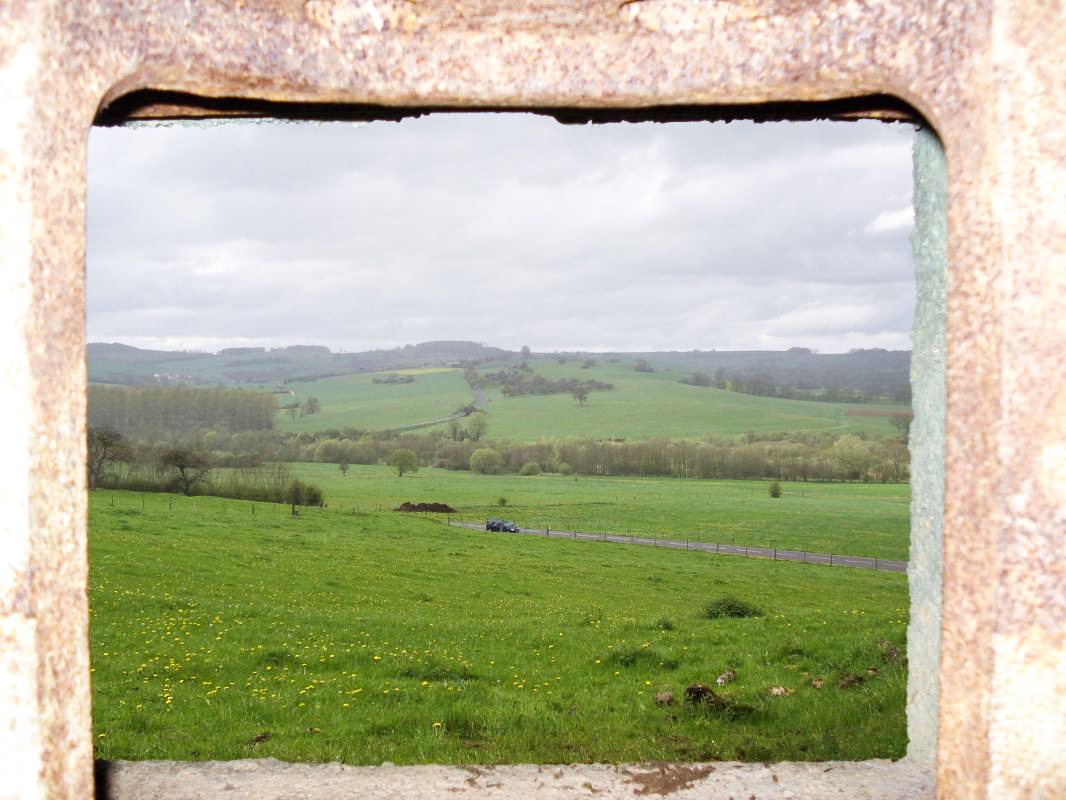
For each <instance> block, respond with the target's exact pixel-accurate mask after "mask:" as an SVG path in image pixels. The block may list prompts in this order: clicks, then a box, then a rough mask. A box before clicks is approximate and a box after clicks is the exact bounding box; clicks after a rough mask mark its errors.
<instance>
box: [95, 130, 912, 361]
mask: <svg viewBox="0 0 1066 800" xmlns="http://www.w3.org/2000/svg"><path fill="white" fill-rule="evenodd" d="M912 138H913V130H912V128H911V127H910V126H906V125H886V124H883V123H878V122H852V123H794V124H790V123H775V124H762V125H756V124H753V123H743V122H734V123H730V124H724V123H706V122H693V123H671V124H668V125H662V124H652V123H644V124H639V125H634V124H617V125H599V126H564V125H560V124H558V123H557V122H555V121H554V120H551V119H547V118H540V117H534V116H531V115H502V114H492V115H468V114H464V115H434V116H430V117H425V118H422V119H417V120H406V121H404V122H402V123H399V124H397V123H390V122H379V123H373V124H370V125H362V126H357V125H352V124H345V123H336V124H328V125H309V124H300V125H285V124H227V125H220V126H214V127H207V128H204V127H184V126H173V127H141V128H134V129H94V130H93V132H92V134H91V137H90V146H89V187H90V188H89V236H88V286H89V302H88V307H89V310H88V334H89V341H95V342H101V341H102V342H124V343H127V344H132V345H136V346H139V347H152V348H162V349H196V350H208V351H215V350H218V349H219V348H222V347H231V346H245V345H265V346H268V347H274V346H282V345H289V344H322V345H327V346H329V347H330V348H332V349H333V350H341V349H344V350H349V351H352V350H364V349H372V348H387V347H395V346H399V345H404V344H415V343H418V342H423V341H431V340H434V339H467V340H472V341H479V342H484V343H485V344H490V345H496V346H500V347H507V348H511V349H518V348H519V347H521V346H523V345H528V346H530V347H532V348H533V349H534V350H542V351H551V350H567V349H570V350H574V349H584V350H630V351H633V350H691V349H693V348H699V349H701V350H710V349H719V350H722V349H787V348H788V347H792V346H804V347H812V348H816V349H819V350H821V351H822V352H843V351H846V350H849V349H851V348H856V347H885V348H890V349H909V348H910V327H911V316H912V313H913V306H914V274H913V273H914V269H913V262H912V257H911V253H910V246H909V242H908V236H909V233H910V229H911V225H912V218H913V214H912V210H911V161H910V148H911V141H912Z"/></svg>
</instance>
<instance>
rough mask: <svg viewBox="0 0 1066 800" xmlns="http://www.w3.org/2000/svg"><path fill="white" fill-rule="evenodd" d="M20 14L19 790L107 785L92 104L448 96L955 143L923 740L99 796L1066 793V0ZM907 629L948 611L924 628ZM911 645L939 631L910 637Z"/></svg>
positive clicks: (6, 448)
mask: <svg viewBox="0 0 1066 800" xmlns="http://www.w3.org/2000/svg"><path fill="white" fill-rule="evenodd" d="M0 20H3V22H2V24H0V97H2V98H3V101H4V102H3V104H2V106H0V108H2V109H3V111H2V113H0V226H2V227H0V245H2V246H0V261H2V268H0V276H2V277H0V281H2V283H0V311H2V313H0V370H2V374H3V379H2V383H0V385H2V387H3V388H2V394H0V410H2V411H3V413H4V416H5V418H6V422H7V424H6V425H5V426H4V427H3V428H2V430H0V437H2V438H0V444H2V449H0V452H2V453H3V454H4V457H3V460H2V462H0V470H2V479H0V509H2V512H0V513H2V519H3V530H4V540H3V541H4V547H3V551H2V555H0V675H3V676H4V677H5V678H6V680H5V681H3V684H2V686H0V709H2V710H3V717H4V719H5V720H6V722H7V724H6V725H3V726H0V763H2V764H3V765H4V766H5V767H6V768H7V769H6V770H5V776H8V778H7V780H6V786H5V787H4V788H2V789H0V795H2V796H10V797H27V798H44V797H54V798H82V797H87V796H89V795H90V794H91V792H92V791H93V787H94V777H93V764H92V741H91V727H90V693H89V663H88V637H87V630H88V614H87V604H86V577H87V561H86V476H85V466H84V465H85V396H86V390H85V385H86V371H85V362H84V346H85V331H84V313H85V312H84V256H85V244H84V236H85V177H86V176H85V148H86V141H87V134H88V129H89V127H90V126H91V125H92V124H94V122H97V123H109V122H117V121H121V120H123V119H135V118H148V119H152V118H156V119H159V118H168V117H176V116H177V117H206V116H221V117H236V116H291V117H308V118H330V119H334V118H341V119H343V118H391V117H395V116H398V115H404V114H408V113H422V112H424V111H426V110H433V109H440V110H446V109H472V110H476V109H513V110H519V109H522V110H535V111H539V112H542V113H552V114H554V115H556V116H557V117H559V118H560V119H562V120H564V121H579V120H582V119H584V118H586V117H594V118H596V119H601V120H606V119H610V118H613V117H632V116H648V117H651V118H675V117H677V116H678V115H680V116H684V115H696V116H699V117H704V118H737V117H748V118H758V119H794V118H810V117H854V116H874V117H889V118H899V117H901V116H904V117H906V116H910V115H914V114H917V115H920V117H921V118H922V119H924V121H925V122H926V123H927V124H928V125H929V126H931V127H932V128H933V129H935V130H936V132H937V134H938V137H939V143H942V145H943V154H946V160H945V159H944V158H943V157H942V155H941V153H940V150H939V145H938V142H937V140H936V138H934V137H932V136H931V135H926V136H924V137H919V145H918V147H917V150H916V165H917V172H918V194H917V195H916V208H917V210H918V214H919V219H920V220H921V219H922V215H923V214H927V216H926V217H925V220H926V222H924V223H921V222H920V229H921V234H920V236H919V241H918V242H917V245H916V252H917V253H918V262H919V270H920V271H921V269H922V258H923V255H922V254H923V248H924V250H925V252H926V254H927V255H928V257H929V259H930V261H929V262H928V263H929V264H931V265H933V266H934V267H935V265H936V264H938V263H939V264H940V265H941V267H943V264H944V258H943V255H942V253H943V251H944V250H945V249H946V253H947V259H946V260H947V263H950V265H951V266H950V270H949V271H948V273H947V282H946V290H944V292H943V293H942V294H941V295H940V296H939V298H938V297H937V295H936V292H937V291H938V290H937V289H936V288H935V287H936V283H935V281H934V280H933V278H932V277H930V276H927V277H925V278H923V277H921V274H920V277H919V285H920V286H924V287H926V288H925V289H920V291H919V317H921V314H922V311H921V308H922V303H923V302H926V301H928V302H929V303H931V304H932V305H930V307H929V308H930V309H932V310H933V312H935V309H936V308H937V307H943V303H944V302H945V300H944V297H945V296H946V309H947V313H946V348H945V347H940V349H939V351H938V350H937V345H936V343H935V342H936V339H935V337H936V335H937V327H936V325H937V323H936V319H937V314H936V313H931V315H930V316H928V317H925V318H924V319H927V320H929V321H928V323H922V325H925V328H924V330H925V331H926V332H927V333H928V334H929V335H930V336H932V337H934V338H933V339H932V340H931V341H932V342H933V343H932V344H931V345H930V349H928V350H926V351H922V352H925V353H927V354H928V355H929V356H930V358H931V359H932V361H930V362H929V364H928V365H927V366H928V367H929V369H928V370H927V371H922V370H920V369H919V370H917V371H916V376H917V377H918V379H919V380H918V382H917V383H916V393H919V392H920V391H921V390H920V386H921V381H922V380H923V379H928V380H930V381H931V384H930V386H928V387H927V389H928V391H927V392H926V394H924V395H923V397H925V398H926V400H922V399H920V398H919V399H918V400H916V404H918V405H919V409H918V418H917V419H918V420H922V419H924V420H927V421H929V423H930V425H934V427H935V423H934V420H936V419H942V420H944V424H945V428H944V434H943V439H940V438H938V436H937V435H936V431H935V429H931V430H930V431H928V432H927V434H920V433H919V434H918V437H919V441H920V443H921V445H922V446H923V447H926V448H928V450H927V452H925V453H924V454H920V453H916V456H917V457H918V460H919V461H920V462H923V463H925V464H926V465H927V466H929V467H930V469H931V471H929V472H926V473H924V474H925V475H926V478H925V479H923V480H928V484H927V485H926V484H923V483H921V482H916V483H915V494H916V506H915V509H914V520H915V524H916V525H917V524H921V525H926V524H928V525H930V526H932V527H930V528H929V529H928V530H929V535H928V536H926V537H925V538H922V539H921V542H923V543H925V544H928V543H929V542H931V541H933V542H934V544H935V539H936V538H937V535H936V534H937V530H938V528H937V526H938V525H939V517H940V514H941V512H942V514H943V531H944V535H943V569H942V578H943V581H942V584H940V583H939V582H938V576H939V574H940V568H939V562H938V561H937V558H936V554H935V553H933V554H931V556H930V558H932V560H931V561H927V562H925V565H926V566H924V567H922V569H926V570H927V574H926V575H925V576H924V577H919V576H917V575H915V574H914V573H913V567H912V582H911V591H912V598H916V599H912V604H914V605H913V613H912V620H913V622H912V629H911V631H910V636H909V637H908V638H909V647H910V648H911V653H912V660H911V667H912V672H914V671H915V668H916V667H917V672H922V673H927V674H925V676H924V677H923V678H921V679H920V680H919V681H918V682H917V683H916V682H915V677H914V676H913V675H912V680H911V683H910V688H909V695H910V698H909V725H910V735H911V749H910V752H909V753H908V757H907V758H906V759H904V760H902V761H901V762H897V763H895V764H889V763H885V762H857V763H852V764H833V765H825V764H820V765H802V764H785V765H773V766H769V767H768V766H763V765H745V766H734V765H707V766H710V767H714V768H713V769H711V770H707V771H703V770H698V771H697V772H691V770H692V769H694V768H695V767H694V766H693V765H689V766H679V767H666V766H663V767H654V768H653V767H638V766H629V767H626V766H622V767H608V766H602V765H586V766H577V767H571V768H567V769H565V770H561V771H559V773H558V777H551V778H550V779H549V778H548V777H547V776H546V775H545V774H542V773H541V772H540V771H539V768H537V767H532V766H521V765H518V766H513V767H500V768H496V769H494V770H492V771H491V776H490V775H489V773H487V772H485V773H482V774H479V775H478V776H474V780H473V783H470V779H471V774H470V773H469V772H466V771H463V770H455V769H448V768H440V767H428V766H427V767H411V768H403V769H401V768H374V769H365V770H360V769H353V768H342V767H338V766H336V765H333V766H330V765H325V766H315V767H300V766H286V765H275V766H270V765H262V764H251V765H250V764H246V763H244V762H233V763H231V764H223V765H218V766H217V767H215V768H214V770H215V771H213V772H212V771H211V770H210V769H208V770H207V771H206V772H205V771H204V770H203V769H199V770H198V768H197V767H195V766H194V765H186V764H151V763H147V764H137V765H126V764H123V765H114V766H113V767H112V768H110V769H102V770H100V771H99V775H98V777H99V778H100V780H99V782H98V784H97V788H98V789H99V790H100V792H99V793H100V794H101V796H115V797H120V796H137V795H143V794H154V795H156V796H163V791H164V790H168V791H171V792H172V796H189V795H191V794H192V792H193V790H192V789H191V788H190V787H191V786H192V784H191V783H190V781H192V780H193V778H194V777H195V778H196V779H198V780H203V781H205V783H204V784H203V786H204V787H205V788H203V790H202V791H201V794H200V796H211V795H212V794H213V793H214V792H218V793H219V795H220V796H225V789H226V785H227V784H229V785H234V784H237V788H241V789H243V790H246V791H247V792H248V793H249V796H251V794H255V795H256V796H271V793H272V792H273V793H275V794H278V793H280V790H279V789H277V788H271V787H278V786H280V783H279V782H280V781H282V780H286V779H291V780H295V781H298V782H299V781H303V782H304V783H303V784H302V786H303V788H302V789H301V791H303V792H304V793H305V794H306V796H321V797H332V796H336V795H337V794H338V793H352V794H354V793H359V794H361V795H362V796H368V797H370V796H382V797H385V796H390V797H394V796H401V795H409V796H427V795H440V796H451V795H450V794H449V789H451V788H456V787H459V788H465V789H467V790H468V793H474V794H478V793H480V794H485V795H488V794H491V793H493V792H495V791H497V790H498V788H499V787H490V786H489V784H495V783H499V784H501V785H502V787H503V791H504V792H505V793H508V794H512V795H519V794H526V793H531V792H532V791H534V790H535V791H537V792H538V793H540V794H544V795H547V796H553V795H558V796H569V795H571V794H580V793H582V792H584V791H586V790H585V789H583V788H582V786H583V782H584V781H587V782H589V783H590V785H593V786H594V787H597V790H598V791H600V792H601V794H606V796H629V795H632V794H633V792H634V791H635V790H638V789H640V788H641V787H647V786H651V785H661V784H655V783H654V781H656V780H661V781H665V782H666V785H668V786H669V787H670V788H671V789H674V790H677V791H678V792H682V793H690V794H692V796H700V797H727V796H729V795H730V794H733V795H737V794H738V793H743V795H742V796H747V795H750V794H753V793H754V794H756V796H758V797H760V798H762V797H788V796H791V797H804V796H806V797H822V796H825V795H826V794H828V793H830V792H834V793H838V794H840V793H842V794H844V795H845V796H851V797H862V796H867V797H922V796H929V795H931V794H934V793H935V794H936V795H937V796H939V797H960V798H963V797H966V798H971V797H992V798H1008V797H1051V796H1064V795H1066V708H1064V700H1063V698H1066V671H1064V670H1062V669H1061V665H1062V664H1063V663H1066V537H1064V536H1063V535H1062V528H1063V525H1064V522H1066V513H1064V511H1063V509H1064V508H1066V375H1064V372H1063V371H1062V370H1061V369H1060V368H1059V363H1060V361H1061V353H1063V352H1066V347H1064V346H1066V323H1064V322H1063V314H1062V312H1061V309H1062V308H1063V307H1064V305H1066V304H1064V302H1063V301H1064V300H1066V192H1063V191H1062V187H1063V186H1066V133H1064V132H1063V130H1062V126H1061V125H1060V121H1059V118H1058V115H1057V114H1056V110H1057V109H1059V108H1062V107H1066V103H1064V102H1063V101H1064V100H1066V82H1063V81H1062V80H1061V78H1060V76H1061V65H1062V64H1063V63H1066V18H1064V15H1063V11H1062V10H1061V9H1060V8H1058V7H1056V5H1055V4H1053V3H1044V2H1036V0H1033V1H1032V2H1026V0H925V2H920V1H919V0H909V1H908V0H882V1H881V2H876V1H875V0H865V2H864V1H863V0H814V1H812V2H805V1H804V0H636V1H635V2H621V3H620V2H618V0H609V1H608V0H573V1H572V2H564V1H563V0H530V1H529V2H523V1H522V0H465V2H463V3H459V2H444V1H443V0H423V1H422V2H419V3H412V2H408V0H202V2H197V3H174V2H171V1H170V0H0ZM895 98H898V100H897V99H895ZM923 142H924V143H923ZM938 164H939V165H940V166H939V167H938V166H937V165H938ZM945 165H946V166H945ZM945 170H946V171H945ZM927 179H928V181H929V184H928V189H929V191H928V193H927V194H926V195H925V197H926V198H927V199H928V200H929V203H930V206H929V208H928V209H927V210H925V211H923V202H924V201H923V200H922V196H923V195H922V191H923V190H922V184H923V181H925V180H927ZM937 198H939V201H938V200H937ZM945 199H946V225H945V224H943V220H944V219H945V215H944V214H943V205H944V204H943V201H944V200H945ZM938 202H939V203H940V210H938V208H937V203H938ZM937 220H940V221H941V222H937ZM938 248H939V250H938ZM938 252H939V253H940V254H941V255H939V256H938V255H937V253H938ZM931 268H933V267H931ZM941 271H943V270H941ZM923 295H924V296H923ZM938 302H939V303H940V304H941V306H937V305H936V304H937V303H938ZM939 318H940V320H941V321H943V319H944V317H943V316H940V317H939ZM922 325H919V328H918V331H919V332H920V331H921V330H923V328H922ZM918 349H919V348H918V347H917V346H916V356H917V352H918ZM938 357H939V358H940V359H941V360H942V362H945V358H946V371H945V373H944V374H946V383H941V384H940V386H939V388H938V387H937V386H936V385H933V384H935V382H936V380H935V379H936V376H937V375H938V374H939V373H937V372H936V369H937V368H936V358H938ZM922 376H926V378H923V377H922ZM937 391H940V392H941V393H944V392H946V399H944V400H942V401H939V402H940V403H941V404H940V405H937V403H938V401H937V400H936V399H935V394H936V392H937ZM942 396H943V395H942ZM926 401H928V402H929V403H930V405H929V407H928V408H926V407H925V406H924V405H922V404H923V403H925V402H926ZM916 425H919V422H917V421H916ZM923 435H927V438H925V439H922V436H923ZM941 457H942V458H943V466H944V470H943V473H942V475H941V473H940V472H939V471H938V468H937V464H938V463H939V460H940V458H941ZM923 459H924V461H923ZM917 480H918V479H917V477H916V481H917ZM940 486H942V487H943V499H942V500H940V499H939V497H940V496H939V495H938V494H937V493H936V492H937V491H938V490H939V487H940ZM922 487H924V488H922ZM919 501H920V502H919ZM922 504H924V505H922ZM915 542H916V544H918V543H919V539H918V538H916V540H915ZM923 546H924V545H923ZM934 549H935V550H939V548H938V547H935V548H934ZM915 557H919V558H921V557H922V556H919V554H918V553H915V552H913V551H912V559H913V558H915ZM937 609H939V613H936V610H937ZM914 625H918V626H925V627H920V628H919V635H917V636H916V635H915V632H916V631H915V628H914V627H913V626H914ZM911 640H913V641H911ZM915 645H919V646H920V647H922V648H925V652H924V653H921V654H917V656H918V657H917V658H915V655H916V654H915V651H914V649H913V648H914V646H915ZM937 651H939V654H940V656H939V666H937V661H936V658H935V654H936V652H937ZM922 709H924V710H922ZM686 770H689V771H686ZM555 774H556V773H554V772H552V773H551V775H552V776H554V775H555ZM183 792H184V793H185V794H184V795H183V794H182V793H183Z"/></svg>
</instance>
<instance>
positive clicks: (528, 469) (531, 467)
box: [518, 461, 540, 475]
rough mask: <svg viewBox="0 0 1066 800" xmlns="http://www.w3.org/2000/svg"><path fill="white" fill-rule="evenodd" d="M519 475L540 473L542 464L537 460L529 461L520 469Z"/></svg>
mask: <svg viewBox="0 0 1066 800" xmlns="http://www.w3.org/2000/svg"><path fill="white" fill-rule="evenodd" d="M518 474H519V475H540V464H538V463H537V462H536V461H527V462H526V463H525V464H523V465H522V469H520V470H518Z"/></svg>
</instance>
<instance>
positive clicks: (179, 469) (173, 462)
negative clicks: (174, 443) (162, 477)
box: [160, 447, 211, 497]
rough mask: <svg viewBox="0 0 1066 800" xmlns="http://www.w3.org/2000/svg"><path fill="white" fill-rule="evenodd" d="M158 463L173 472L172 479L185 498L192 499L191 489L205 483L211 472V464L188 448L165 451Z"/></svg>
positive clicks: (174, 448) (201, 455)
mask: <svg viewBox="0 0 1066 800" xmlns="http://www.w3.org/2000/svg"><path fill="white" fill-rule="evenodd" d="M160 463H161V464H162V465H163V466H164V467H170V468H171V469H173V470H174V478H175V480H176V481H177V484H178V486H179V488H180V489H181V492H182V494H184V495H185V496H186V497H192V493H193V489H195V488H196V487H197V486H199V485H200V484H201V483H206V482H207V475H208V473H209V472H210V471H211V464H210V463H209V462H208V460H207V459H206V458H205V457H204V456H203V454H201V453H198V452H196V451H195V450H192V449H190V448H188V447H173V448H171V449H170V450H167V451H166V452H165V453H163V457H162V458H161V459H160Z"/></svg>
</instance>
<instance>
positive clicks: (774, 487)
mask: <svg viewBox="0 0 1066 800" xmlns="http://www.w3.org/2000/svg"><path fill="white" fill-rule="evenodd" d="M780 496H781V484H780V483H778V482H777V481H774V482H773V483H771V484H770V497H780Z"/></svg>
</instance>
